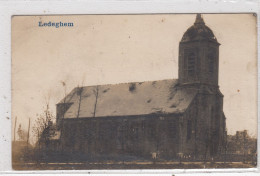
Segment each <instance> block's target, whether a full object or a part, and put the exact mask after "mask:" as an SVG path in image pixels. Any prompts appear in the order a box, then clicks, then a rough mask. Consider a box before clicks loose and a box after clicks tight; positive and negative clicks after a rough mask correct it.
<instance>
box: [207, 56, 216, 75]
mask: <svg viewBox="0 0 260 176" xmlns="http://www.w3.org/2000/svg"><path fill="white" fill-rule="evenodd" d="M208 61H209V65H208V69H209V73H210V74H213V73H214V66H215V52H211V53H210V54H209V56H208Z"/></svg>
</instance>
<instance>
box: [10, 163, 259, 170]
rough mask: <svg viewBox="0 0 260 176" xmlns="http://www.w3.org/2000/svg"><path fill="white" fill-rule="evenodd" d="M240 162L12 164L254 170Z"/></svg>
mask: <svg viewBox="0 0 260 176" xmlns="http://www.w3.org/2000/svg"><path fill="white" fill-rule="evenodd" d="M254 167H256V166H255V165H252V164H251V163H248V164H245V163H242V162H226V163H224V162H215V163H210V162H207V163H204V162H182V163H179V162H156V163H153V162H117V163H114V162H113V163H112V162H111V163H109V162H107V163H14V164H13V169H14V170H92V169H98V170H104V169H208V168H254Z"/></svg>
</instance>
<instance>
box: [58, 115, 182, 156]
mask: <svg viewBox="0 0 260 176" xmlns="http://www.w3.org/2000/svg"><path fill="white" fill-rule="evenodd" d="M179 118H180V116H179V115H161V116H160V115H143V116H134V117H104V118H102V117H96V118H80V119H65V120H64V121H63V128H62V131H63V134H62V135H61V142H62V148H63V150H64V151H67V152H80V153H84V154H86V155H119V154H121V155H122V154H123V155H129V156H141V157H144V158H151V155H152V153H153V152H157V153H159V154H160V157H162V158H168V159H171V158H176V155H177V153H178V151H179V136H180V134H179V126H178V123H179V122H178V121H179Z"/></svg>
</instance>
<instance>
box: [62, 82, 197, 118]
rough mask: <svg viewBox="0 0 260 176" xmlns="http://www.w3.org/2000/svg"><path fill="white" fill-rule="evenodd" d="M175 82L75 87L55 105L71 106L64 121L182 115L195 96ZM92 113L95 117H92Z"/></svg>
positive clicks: (192, 92) (191, 91)
mask: <svg viewBox="0 0 260 176" xmlns="http://www.w3.org/2000/svg"><path fill="white" fill-rule="evenodd" d="M177 82H178V80H176V79H168V80H160V81H147V82H133V83H121V84H114V85H98V86H87V87H76V88H74V89H73V90H72V91H71V93H70V94H68V95H67V96H66V97H65V98H64V99H63V100H61V101H60V102H59V103H64V102H66V103H71V106H70V107H69V109H68V110H67V111H66V113H65V115H64V118H77V117H79V118H87V117H94V114H95V117H107V116H132V115H145V114H152V113H162V114H163V113H164V114H168V113H176V114H178V113H183V112H184V111H185V110H186V109H187V107H188V106H189V104H190V103H191V102H192V100H193V99H194V97H195V95H196V92H194V90H189V89H178V88H177V86H176V85H177ZM94 111H95V113H94Z"/></svg>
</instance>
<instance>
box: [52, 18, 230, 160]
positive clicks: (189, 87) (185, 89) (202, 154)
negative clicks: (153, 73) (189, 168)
mask: <svg viewBox="0 0 260 176" xmlns="http://www.w3.org/2000/svg"><path fill="white" fill-rule="evenodd" d="M219 46H220V44H219V43H218V41H217V39H216V37H215V36H214V34H213V32H212V30H211V29H210V28H209V27H207V26H206V25H205V22H204V20H203V18H202V16H201V15H200V14H197V16H196V20H195V22H194V24H193V25H192V26H191V27H190V28H188V29H187V31H186V32H185V33H184V35H183V37H182V39H181V41H180V43H179V61H178V64H179V65H178V76H179V78H178V79H167V80H158V81H145V82H131V83H121V84H113V85H96V86H86V87H76V88H74V89H73V90H72V91H71V92H70V93H69V94H68V95H67V96H66V97H65V98H64V99H62V100H61V101H60V102H59V103H58V104H57V105H56V108H57V119H56V123H57V128H58V129H59V131H60V139H59V140H60V147H61V149H62V151H64V152H77V153H82V155H83V154H84V155H86V156H92V157H93V156H94V157H95V156H107V155H113V156H118V157H120V156H134V157H141V158H152V156H151V153H156V154H157V155H158V156H159V157H160V158H162V159H176V158H179V157H180V156H181V157H184V158H196V159H204V158H215V157H218V156H219V155H220V154H221V153H223V151H224V148H225V136H226V118H225V115H224V112H223V94H222V93H221V92H220V90H219V85H218V75H219V73H218V72H219Z"/></svg>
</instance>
